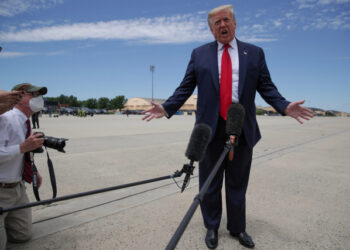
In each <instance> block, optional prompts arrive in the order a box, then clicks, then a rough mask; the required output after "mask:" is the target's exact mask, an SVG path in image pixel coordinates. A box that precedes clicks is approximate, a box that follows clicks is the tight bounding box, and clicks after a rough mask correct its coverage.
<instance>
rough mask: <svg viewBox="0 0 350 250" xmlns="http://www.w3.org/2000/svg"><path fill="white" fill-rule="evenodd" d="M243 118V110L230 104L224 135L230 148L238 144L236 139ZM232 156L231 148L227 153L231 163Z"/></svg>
mask: <svg viewBox="0 0 350 250" xmlns="http://www.w3.org/2000/svg"><path fill="white" fill-rule="evenodd" d="M244 116H245V109H244V107H243V106H242V105H241V104H239V103H232V105H231V106H230V107H229V109H228V111H227V120H226V134H227V135H228V136H229V138H230V139H229V141H230V143H231V145H232V146H235V145H237V144H238V141H237V140H238V137H240V136H241V132H242V125H243V121H244ZM233 156H234V152H233V147H231V150H230V152H229V160H230V161H232V160H233Z"/></svg>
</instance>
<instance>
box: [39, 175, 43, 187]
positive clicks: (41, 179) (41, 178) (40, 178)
mask: <svg viewBox="0 0 350 250" xmlns="http://www.w3.org/2000/svg"><path fill="white" fill-rule="evenodd" d="M42 182H43V177H41V175H40V174H39V172H38V188H40V186H41V183H42Z"/></svg>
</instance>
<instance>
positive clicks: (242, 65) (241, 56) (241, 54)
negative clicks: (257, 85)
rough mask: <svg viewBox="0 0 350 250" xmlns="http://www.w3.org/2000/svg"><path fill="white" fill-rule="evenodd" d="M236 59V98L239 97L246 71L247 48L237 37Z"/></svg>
mask: <svg viewBox="0 0 350 250" xmlns="http://www.w3.org/2000/svg"><path fill="white" fill-rule="evenodd" d="M237 46H238V60H239V83H238V98H240V97H241V95H242V92H243V87H244V83H245V77H246V73H247V62H248V50H247V49H246V48H245V46H244V44H243V43H242V42H240V41H239V40H238V39H237Z"/></svg>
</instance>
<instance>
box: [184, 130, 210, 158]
mask: <svg viewBox="0 0 350 250" xmlns="http://www.w3.org/2000/svg"><path fill="white" fill-rule="evenodd" d="M210 138H211V128H210V127H209V126H208V125H206V124H197V125H196V126H195V127H194V129H193V131H192V134H191V138H190V142H189V143H188V145H187V149H186V153H185V155H186V157H187V158H188V159H190V160H193V161H201V160H202V158H203V156H204V153H205V151H206V150H207V146H208V144H209V140H210Z"/></svg>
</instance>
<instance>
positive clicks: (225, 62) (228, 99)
mask: <svg viewBox="0 0 350 250" xmlns="http://www.w3.org/2000/svg"><path fill="white" fill-rule="evenodd" d="M224 46H225V50H224V53H222V58H221V82H220V115H221V117H222V118H224V119H225V120H226V119H227V111H228V108H229V107H230V105H231V104H232V64H231V57H230V54H229V53H228V48H229V47H230V45H229V44H225V45H224Z"/></svg>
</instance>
